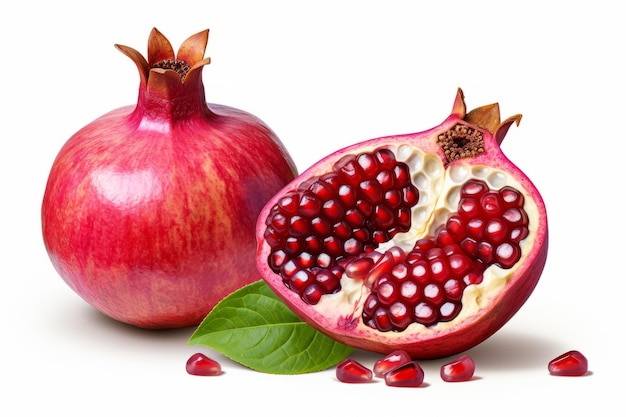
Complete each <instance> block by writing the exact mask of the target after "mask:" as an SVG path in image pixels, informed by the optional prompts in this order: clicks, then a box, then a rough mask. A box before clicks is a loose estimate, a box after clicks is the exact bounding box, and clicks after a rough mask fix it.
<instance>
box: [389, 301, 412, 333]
mask: <svg viewBox="0 0 626 417" xmlns="http://www.w3.org/2000/svg"><path fill="white" fill-rule="evenodd" d="M388 311H389V320H390V321H391V324H393V327H394V329H395V330H396V331H400V332H401V331H403V330H404V329H406V328H407V327H409V325H410V324H411V323H412V322H413V316H412V313H411V311H410V310H409V308H407V306H406V305H405V304H404V303H402V302H395V303H393V304H392V305H390V306H389V310H388Z"/></svg>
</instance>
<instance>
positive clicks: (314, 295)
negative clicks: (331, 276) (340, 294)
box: [302, 283, 328, 304]
mask: <svg viewBox="0 0 626 417" xmlns="http://www.w3.org/2000/svg"><path fill="white" fill-rule="evenodd" d="M325 294H328V292H325V291H324V290H323V289H322V287H320V286H319V285H317V284H316V283H311V284H309V285H308V286H307V287H306V288H305V289H304V291H302V299H303V300H304V301H306V302H307V303H309V304H317V303H319V301H320V299H321V298H322V295H325Z"/></svg>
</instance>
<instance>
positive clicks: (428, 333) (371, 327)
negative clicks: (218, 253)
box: [257, 89, 548, 359]
mask: <svg viewBox="0 0 626 417" xmlns="http://www.w3.org/2000/svg"><path fill="white" fill-rule="evenodd" d="M520 118H521V116H519V115H517V116H513V117H511V118H508V119H506V120H504V121H503V122H501V121H500V112H499V106H498V105H497V104H491V105H487V106H483V107H479V108H477V109H475V110H473V111H471V112H466V106H465V101H464V97H463V92H462V91H461V90H460V89H459V90H458V93H457V96H456V99H455V101H454V106H453V109H452V112H451V114H450V116H449V117H448V118H447V119H446V120H445V121H444V122H443V123H442V124H441V125H439V126H437V127H435V128H433V129H430V130H428V131H425V132H421V133H415V134H407V135H399V136H389V137H382V138H378V139H372V140H368V141H365V142H362V143H357V144H354V145H352V146H349V147H346V148H344V149H341V150H339V151H337V152H335V153H333V154H332V155H329V156H327V157H325V158H323V159H322V160H321V161H319V162H318V163H316V164H315V165H313V166H312V167H310V168H309V169H308V170H306V171H305V172H303V173H302V174H301V175H300V176H299V177H298V178H296V179H295V180H294V181H292V182H291V183H290V184H289V185H287V186H286V187H285V188H284V189H283V190H282V191H281V192H280V193H278V194H277V195H276V196H275V197H274V198H272V199H271V200H270V201H269V202H268V204H267V205H266V206H265V207H264V209H263V210H262V212H261V214H260V216H259V220H258V224H257V241H258V248H257V266H258V268H259V271H260V272H261V273H262V275H263V277H264V279H265V281H266V282H267V284H268V285H269V286H270V287H271V288H272V289H273V290H274V291H275V292H276V293H277V294H278V296H279V297H280V298H281V299H282V300H283V301H284V302H285V303H286V304H287V305H288V306H289V307H290V308H291V309H292V310H293V311H294V312H295V313H296V314H298V315H299V316H300V317H301V318H302V319H303V320H305V321H307V322H308V323H310V324H311V325H312V326H314V327H315V328H317V329H318V330H320V331H322V332H323V333H325V334H326V335H328V336H330V337H332V338H334V339H336V340H338V341H340V342H343V343H345V344H348V345H351V346H354V347H357V348H362V349H367V350H371V351H376V352H380V353H386V354H388V353H391V352H393V351H396V350H404V351H407V352H408V353H409V354H410V355H411V356H412V357H414V358H425V359H428V358H436V357H444V356H449V355H453V354H457V353H459V352H462V351H464V350H466V349H468V348H470V347H472V346H474V345H476V344H478V343H480V342H481V341H483V340H485V339H486V338H488V337H489V336H490V335H492V334H493V333H494V332H496V331H497V330H498V329H499V328H500V327H501V326H503V325H504V324H505V323H506V322H507V321H508V320H509V319H510V318H511V317H512V316H513V315H514V314H515V313H516V312H517V311H518V309H519V308H520V307H521V306H522V304H523V303H524V302H525V301H526V299H527V298H528V297H529V296H530V294H531V292H532V291H533V289H534V288H535V285H536V284H537V281H538V279H539V277H540V275H541V272H542V270H543V267H544V264H545V261H546V256H547V250H548V224H547V217H546V209H545V206H544V202H543V200H542V198H541V196H540V194H539V192H538V191H537V189H536V187H535V186H534V185H533V184H532V183H531V181H530V180H529V179H528V178H527V176H526V175H525V174H523V173H522V171H520V170H519V169H518V168H517V167H516V166H515V165H514V164H513V163H512V162H511V161H509V160H508V159H507V158H506V157H505V155H504V154H503V153H502V151H501V149H500V143H501V142H502V140H503V139H504V136H505V135H506V133H507V131H508V129H509V127H510V126H511V125H512V124H513V123H519V121H520Z"/></svg>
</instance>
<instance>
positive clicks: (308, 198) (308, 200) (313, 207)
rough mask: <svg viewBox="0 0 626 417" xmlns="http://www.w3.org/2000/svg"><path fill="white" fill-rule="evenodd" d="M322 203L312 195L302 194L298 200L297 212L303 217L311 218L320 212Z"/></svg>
mask: <svg viewBox="0 0 626 417" xmlns="http://www.w3.org/2000/svg"><path fill="white" fill-rule="evenodd" d="M321 206H322V202H321V201H320V199H319V198H318V197H317V196H316V195H315V194H313V193H308V192H307V193H304V194H302V198H301V199H300V206H299V207H298V212H299V213H300V214H301V215H303V216H305V217H313V216H315V215H317V213H319V211H320V207H321Z"/></svg>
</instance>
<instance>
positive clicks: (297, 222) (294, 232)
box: [289, 216, 311, 236]
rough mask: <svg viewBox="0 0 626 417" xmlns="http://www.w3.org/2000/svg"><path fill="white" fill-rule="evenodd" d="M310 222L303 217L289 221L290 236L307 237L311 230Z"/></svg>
mask: <svg viewBox="0 0 626 417" xmlns="http://www.w3.org/2000/svg"><path fill="white" fill-rule="evenodd" d="M309 226H310V223H309V220H308V219H306V218H304V217H301V216H293V217H292V218H291V220H290V221H289V234H290V235H291V236H307V235H308V234H309V233H310V232H311V230H310V228H309Z"/></svg>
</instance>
